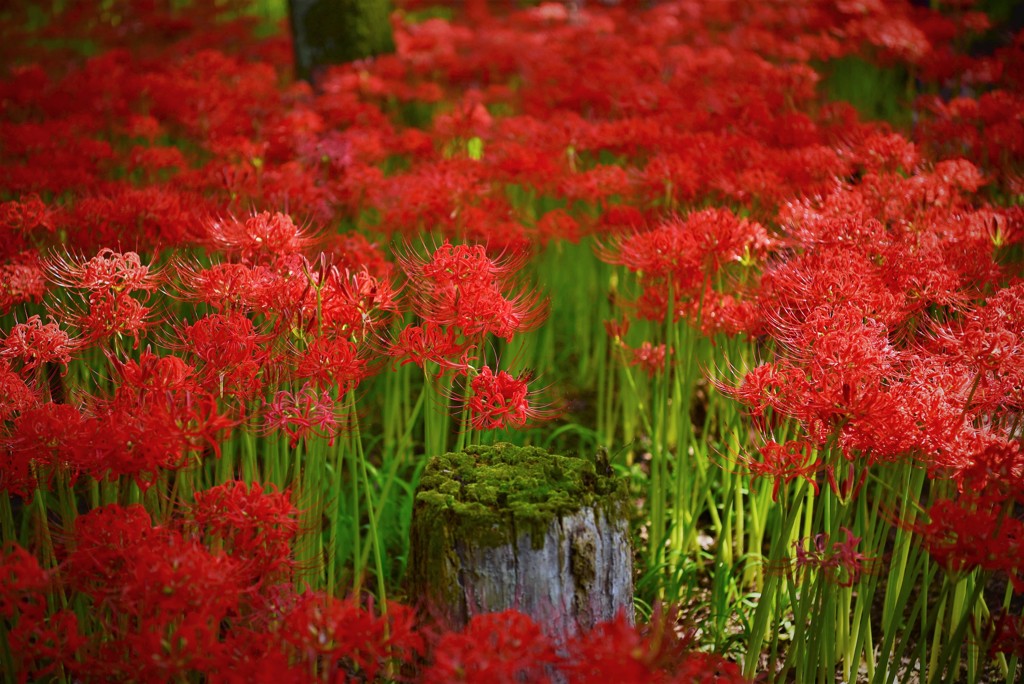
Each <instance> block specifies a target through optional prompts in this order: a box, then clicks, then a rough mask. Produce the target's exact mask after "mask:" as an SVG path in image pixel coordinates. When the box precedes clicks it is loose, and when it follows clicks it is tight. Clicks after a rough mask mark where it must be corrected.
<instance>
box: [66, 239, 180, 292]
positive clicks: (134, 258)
mask: <svg viewBox="0 0 1024 684" xmlns="http://www.w3.org/2000/svg"><path fill="white" fill-rule="evenodd" d="M47 270H48V272H49V274H50V278H51V279H52V280H53V282H55V283H56V284H57V285H60V286H61V287H65V288H68V289H81V290H87V291H89V292H102V293H120V292H136V291H145V292H151V291H153V290H155V289H156V288H157V286H158V285H159V283H160V279H161V275H160V274H159V273H158V272H156V271H153V270H152V269H150V267H149V266H148V265H146V264H143V263H142V259H141V258H140V257H139V255H138V254H136V253H135V252H124V253H120V252H115V251H114V250H112V249H109V248H106V247H104V248H103V249H101V250H100V251H99V253H98V254H97V255H96V256H94V257H93V258H91V259H82V258H76V257H73V256H70V255H66V256H63V257H60V256H56V255H55V256H53V257H50V258H49V259H48V260H47Z"/></svg>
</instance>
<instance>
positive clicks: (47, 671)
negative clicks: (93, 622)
mask: <svg viewBox="0 0 1024 684" xmlns="http://www.w3.org/2000/svg"><path fill="white" fill-rule="evenodd" d="M27 618H28V616H26V617H23V618H22V619H21V620H19V621H18V625H17V626H16V627H14V628H13V629H11V630H10V632H9V638H10V644H9V645H10V649H11V652H12V653H14V654H15V656H14V658H15V662H16V663H19V664H20V668H18V669H19V670H20V673H21V676H22V677H31V678H32V681H46V680H48V679H50V676H51V675H53V674H54V673H55V672H57V671H58V670H59V669H60V668H61V667H63V668H64V669H65V670H69V669H73V666H72V667H69V665H70V664H71V663H74V662H75V658H76V656H77V655H78V654H79V653H81V651H82V648H83V647H84V646H85V644H86V643H87V639H86V637H85V636H83V635H82V633H81V630H80V628H79V625H78V616H77V615H75V613H74V612H73V611H71V610H68V609H64V610H59V611H57V612H56V613H54V614H53V615H50V616H49V617H44V616H43V615H42V614H41V611H40V614H39V615H36V616H32V619H27Z"/></svg>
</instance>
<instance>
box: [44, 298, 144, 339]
mask: <svg viewBox="0 0 1024 684" xmlns="http://www.w3.org/2000/svg"><path fill="white" fill-rule="evenodd" d="M61 313H62V315H63V318H64V320H66V321H67V322H68V323H69V324H70V325H73V326H75V327H77V328H79V329H80V330H81V331H82V337H81V339H82V344H83V345H91V344H94V343H96V342H100V341H102V340H106V339H109V338H111V337H114V336H125V337H131V338H132V339H133V340H134V343H135V346H138V344H139V336H140V335H141V334H142V333H143V332H144V331H145V330H146V329H147V328H148V327H149V326H150V324H151V320H150V319H151V314H152V309H150V307H148V306H144V305H143V304H142V302H140V301H139V300H138V299H135V298H134V297H132V296H130V295H129V294H128V293H127V292H121V293H117V294H106V293H99V292H94V293H93V294H91V295H90V296H89V300H88V310H87V311H86V312H85V313H75V312H73V311H71V310H69V311H66V312H61Z"/></svg>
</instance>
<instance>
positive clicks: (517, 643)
mask: <svg viewBox="0 0 1024 684" xmlns="http://www.w3.org/2000/svg"><path fill="white" fill-rule="evenodd" d="M558 661H559V656H558V654H557V653H556V651H555V647H554V645H553V643H552V641H551V639H550V638H549V637H548V636H547V635H545V634H544V633H543V632H542V631H541V628H540V626H539V625H537V623H536V622H534V621H533V620H531V619H530V618H529V617H528V616H526V615H523V614H522V613H520V612H517V611H514V610H507V611H504V612H501V613H486V614H484V615H476V616H474V617H473V619H472V620H470V622H469V624H468V625H467V626H466V628H465V629H464V630H463V631H462V632H457V633H456V632H451V633H448V634H445V635H443V636H442V637H441V639H440V641H438V643H437V646H436V648H435V649H434V661H433V663H431V664H430V666H429V667H428V668H427V670H426V671H425V672H424V673H423V682H424V684H442V683H444V684H448V683H449V682H466V684H485V683H488V684H489V683H493V684H513V683H514V682H521V681H530V682H550V681H551V675H550V674H549V671H548V670H547V667H548V666H551V665H554V664H555V663H557V662H558Z"/></svg>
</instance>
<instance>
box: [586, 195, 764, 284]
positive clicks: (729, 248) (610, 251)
mask: <svg viewBox="0 0 1024 684" xmlns="http://www.w3.org/2000/svg"><path fill="white" fill-rule="evenodd" d="M771 246H772V241H771V239H770V238H769V237H768V233H767V232H766V231H765V229H764V227H762V226H761V225H760V224H759V223H755V222H752V221H748V220H746V219H740V218H737V217H736V216H735V215H734V214H732V212H730V211H729V210H727V209H705V210H703V211H699V212H694V213H692V214H690V215H689V216H687V217H686V218H685V219H682V218H678V217H676V218H672V219H669V220H667V221H664V222H663V223H661V224H660V225H659V226H657V227H656V228H654V229H652V230H648V231H645V232H639V233H634V234H633V235H630V236H629V237H625V238H620V239H618V240H617V241H616V242H613V243H612V244H611V245H607V246H603V247H601V248H599V249H598V255H599V256H600V257H601V259H602V260H604V261H607V262H609V263H613V264H621V265H623V266H625V267H626V268H628V269H629V270H631V271H636V272H640V273H643V274H644V276H645V277H647V278H655V279H661V278H671V279H672V282H673V285H674V287H675V288H676V290H677V292H687V291H692V290H695V289H697V288H698V287H699V286H700V285H701V284H702V283H703V282H704V281H705V278H710V277H713V276H714V275H715V274H717V273H718V271H719V270H720V269H721V267H722V265H723V264H725V263H728V262H740V261H744V262H748V261H752V260H754V259H759V258H762V257H763V256H764V255H765V254H766V253H767V251H768V249H769V248H770V247H771Z"/></svg>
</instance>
